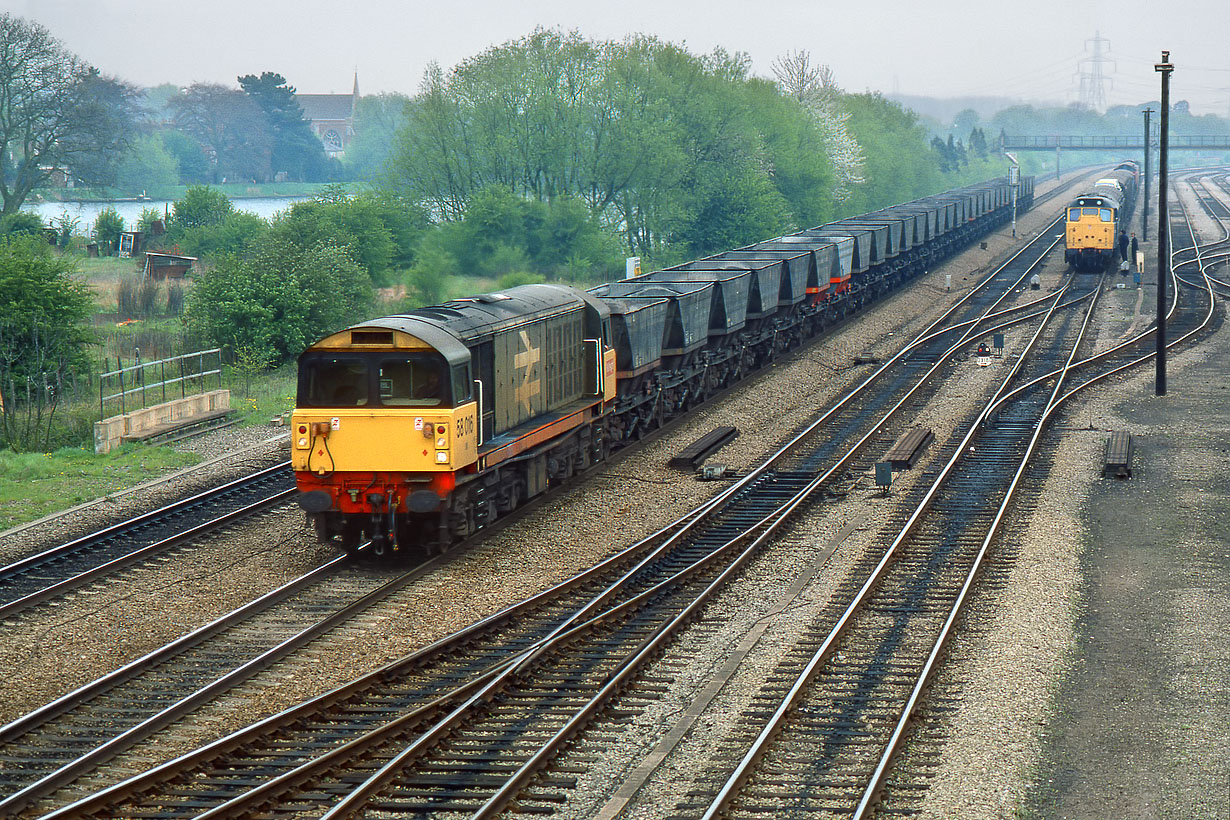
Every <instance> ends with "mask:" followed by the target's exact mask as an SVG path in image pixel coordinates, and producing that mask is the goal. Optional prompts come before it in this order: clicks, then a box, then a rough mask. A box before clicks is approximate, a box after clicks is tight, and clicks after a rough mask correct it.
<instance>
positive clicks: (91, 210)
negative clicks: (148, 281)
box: [21, 196, 311, 235]
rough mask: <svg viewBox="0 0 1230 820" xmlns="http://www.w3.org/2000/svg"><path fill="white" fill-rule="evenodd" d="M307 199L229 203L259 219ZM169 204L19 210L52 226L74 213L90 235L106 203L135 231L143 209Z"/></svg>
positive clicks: (81, 228) (43, 205)
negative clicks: (37, 216) (34, 215)
mask: <svg viewBox="0 0 1230 820" xmlns="http://www.w3.org/2000/svg"><path fill="white" fill-rule="evenodd" d="M310 198H311V197H305V196H264V197H242V198H237V199H231V202H232V203H234V205H235V210H237V211H248V212H249V213H254V214H256V215H257V216H259V217H261V218H262V219H268V218H269V217H271V216H273V215H274V214H275V213H277V212H278V211H284V210H286V209H287V208H289V207H290V206H291V205H293V204H295V203H296V202H301V201H303V200H305V199H310ZM171 205H172V202H171V201H170V200H166V199H149V200H144V201H141V202H136V201H133V200H127V199H126V200H119V201H115V202H39V203H35V204H31V203H29V202H27V203H26V204H25V205H23V206H22V207H21V209H22V210H23V211H32V212H34V213H36V214H38V215H39V217H41V218H42V220H43V222H44V223H46V224H47V225H52V226H54V225H55V223H56V220H57V219H59V218H60V217H61V216H62V215H63V214H65V213H67V214H69V215H70V216H75V217H77V219H79V220H81V221H80V222H79V223H78V224H77V231H76V232H77V233H78V234H82V235H89V233H90V231H91V230H92V229H93V227H94V220H95V219H96V218H97V217H98V214H99V212H100V211H102V210H103V209H104V208H106V207H108V206H110V207H112V208H115V210H116V213H118V214H119V215H120V216H122V217H123V218H124V227H125V228H127V229H129V230H136V224H137V220H138V219H139V218H140V216H141V212H142V211H143V210H145V209H146V208H154V209H156V210H158V211H159V212H160V213H167V212H168V211H169V209H170V208H171Z"/></svg>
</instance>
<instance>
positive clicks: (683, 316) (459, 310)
mask: <svg viewBox="0 0 1230 820" xmlns="http://www.w3.org/2000/svg"><path fill="white" fill-rule="evenodd" d="M1033 182H1034V181H1033V178H1032V177H1025V178H1023V179H1022V180H1021V186H1020V188H1019V191H1018V201H1017V207H1018V209H1020V210H1024V209H1027V208H1029V207H1030V205H1031V204H1032V200H1033V190H1034V188H1033ZM1011 216H1012V199H1011V195H1010V192H1009V187H1008V184H1007V181H1006V180H992V181H990V182H985V183H980V184H977V185H971V186H967V187H965V188H960V189H957V190H954V191H950V192H948V193H945V194H940V195H937V196H931V197H925V198H923V199H919V200H915V201H913V202H908V203H905V204H902V205H897V206H893V207H891V208H885V209H884V210H881V211H876V212H874V213H869V214H864V215H862V216H859V217H853V218H850V219H843V220H839V221H837V222H833V223H829V224H827V225H822V226H819V227H816V228H813V229H810V230H805V231H800V232H798V233H794V234H790V235H787V236H780V237H775V238H773V239H770V240H767V241H764V242H759V243H756V244H754V245H749V246H747V247H743V248H737V249H734V250H731V251H727V252H725V253H720V254H716V255H714V256H711V257H708V258H705V259H700V260H696V261H693V262H688V263H686V264H682V265H677V266H675V267H672V268H668V269H666V270H660V271H654V272H652V273H647V274H644V275H642V276H638V277H635V278H632V279H625V280H621V281H618V282H610V283H608V284H604V285H599V286H597V287H595V288H592V289H590V290H589V291H582V290H578V289H576V288H572V287H567V286H563V285H552V284H539V285H525V286H522V287H516V288H510V289H508V290H505V291H502V292H499V293H491V294H484V295H480V296H474V297H471V298H467V299H456V300H453V301H450V302H446V303H445V304H443V305H438V306H434V307H425V308H421V309H418V310H414V311H411V312H409V313H407V314H404V315H398V316H388V317H384V318H380V319H373V320H371V321H367V322H363V323H361V324H358V325H355V326H353V327H350V328H346V329H345V330H342V331H339V332H336V333H332V334H330V335H328V336H325V337H324V338H323V339H321V340H320V341H318V342H316V343H315V344H313V345H311V346H310V347H309V348H308V349H307V350H306V351H304V353H303V354H302V356H301V357H300V358H299V381H298V395H297V398H296V408H295V411H294V414H293V416H292V427H291V462H292V466H293V468H294V470H295V476H296V483H297V486H298V489H299V495H298V499H299V503H300V505H301V506H302V507H303V509H304V510H305V511H306V512H307V514H308V516H309V518H310V519H311V520H312V521H313V523H314V525H315V527H316V530H317V533H318V534H319V535H320V537H322V538H324V539H328V540H332V541H334V542H335V543H338V544H339V545H340V546H341V547H342V548H344V549H346V550H348V551H351V550H354V549H356V548H357V547H358V546H359V545H360V544H362V543H363V542H365V541H367V540H370V541H371V542H372V549H373V551H374V552H375V553H376V554H385V553H389V552H393V551H398V550H413V551H415V552H419V553H425V554H429V555H430V554H434V553H436V552H438V551H441V550H443V549H446V548H447V547H448V546H450V545H451V544H454V543H456V542H457V541H459V540H461V539H464V538H465V537H466V536H468V535H470V534H472V533H474V532H475V531H477V530H478V529H480V528H481V527H483V526H484V525H486V524H488V523H490V522H492V521H494V520H495V519H497V518H499V517H500V516H502V515H504V514H506V513H508V512H510V511H512V510H514V509H516V508H517V507H518V506H520V505H521V504H523V503H525V501H526V500H528V499H530V498H533V497H534V496H537V495H540V494H541V493H543V492H545V491H546V490H547V489H549V488H551V487H554V486H557V485H559V484H561V483H564V482H566V481H568V480H569V479H570V478H571V477H573V476H574V475H576V474H577V473H579V472H581V471H583V470H585V469H587V468H588V467H590V466H591V465H594V464H596V463H598V462H600V461H602V460H603V459H605V458H606V457H607V455H608V454H609V453H610V452H611V451H613V450H615V449H617V448H620V447H623V446H625V445H627V444H629V443H630V442H633V441H636V440H637V439H639V438H641V437H642V436H644V435H645V434H647V433H648V432H650V431H652V430H654V429H655V428H657V427H660V426H661V425H662V424H665V423H666V422H668V421H670V420H671V419H673V418H676V417H677V416H679V415H681V414H683V413H686V412H688V411H689V410H690V409H691V408H693V407H695V406H696V405H698V404H700V403H702V402H704V401H705V400H706V399H707V398H709V397H710V396H711V395H713V394H714V393H716V392H718V391H721V390H723V389H725V388H726V387H729V386H730V385H731V384H734V383H735V382H737V381H739V380H740V379H742V378H743V377H744V376H745V375H747V374H748V373H750V372H753V371H755V370H757V369H759V368H761V367H763V366H764V365H766V364H768V363H769V362H771V361H773V360H774V358H776V357H777V356H780V355H781V354H782V353H784V352H785V351H788V350H791V349H793V348H796V347H798V346H799V345H801V344H803V343H804V342H805V341H806V340H808V339H809V338H811V337H813V336H815V335H816V334H818V333H820V332H821V331H822V330H823V329H824V328H825V327H827V326H829V325H830V324H832V323H833V322H835V321H837V320H839V319H840V318H842V317H844V316H846V315H848V314H850V313H852V312H855V311H857V310H859V309H861V308H862V307H863V306H864V305H866V304H868V303H869V302H870V301H872V300H874V299H876V298H878V297H880V296H882V295H883V294H885V293H888V292H890V291H891V290H893V289H894V288H897V287H899V286H900V285H901V284H902V283H904V282H905V281H907V280H908V279H909V278H911V277H913V276H915V275H917V274H919V273H922V272H923V271H925V270H926V269H927V268H928V267H930V266H932V265H934V264H935V263H937V262H938V261H940V260H942V259H943V258H944V257H946V256H948V255H949V254H951V253H952V252H954V251H955V250H957V249H959V248H962V247H964V246H966V245H968V244H969V243H970V242H972V241H974V240H975V239H976V238H978V237H979V236H982V235H983V234H985V233H987V232H988V231H990V230H991V229H993V228H995V227H997V226H999V225H1002V224H1004V223H1005V222H1006V221H1008V220H1009V219H1011Z"/></svg>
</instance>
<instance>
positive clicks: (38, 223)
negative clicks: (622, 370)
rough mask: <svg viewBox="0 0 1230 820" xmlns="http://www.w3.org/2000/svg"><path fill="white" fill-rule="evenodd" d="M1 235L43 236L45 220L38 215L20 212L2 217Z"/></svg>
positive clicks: (0, 218) (0, 223)
mask: <svg viewBox="0 0 1230 820" xmlns="http://www.w3.org/2000/svg"><path fill="white" fill-rule="evenodd" d="M0 234H4V235H7V236H42V234H43V220H42V219H41V218H40V217H39V215H38V214H35V213H31V212H29V211H18V212H17V213H12V214H9V215H7V216H3V217H0Z"/></svg>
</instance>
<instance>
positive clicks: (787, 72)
mask: <svg viewBox="0 0 1230 820" xmlns="http://www.w3.org/2000/svg"><path fill="white" fill-rule="evenodd" d="M773 75H774V77H776V78H777V84H778V87H779V88H781V90H782V93H783V94H786V95H787V96H789V97H793V98H794V99H796V100H798V101H799V102H800V103H801V104H802V105H803V107H804V108H806V109H807V111H808V112H809V113H810V114H811V115H812V117H813V118H814V119H815V122H816V126H817V127H818V128H819V129H820V131H821V133H822V134H823V135H824V140H825V145H826V146H827V148H828V154H829V161H830V162H832V164H833V169H834V170H835V171H836V173H837V185H836V187H835V188H834V190H833V199H834V201H836V202H845V201H846V200H847V199H848V198H849V197H850V191H851V189H852V187H853V186H855V185H860V184H862V182H863V181H864V179H863V166H864V157H863V149H862V147H861V146H860V145H859V144H858V140H857V139H855V137H854V135H853V134H851V133H850V131H849V129H848V128H847V127H846V122H847V121H848V120H849V119H850V115H849V113H848V112H846V111H844V110H842V107H841V89H840V88H839V87H838V86H837V81H836V80H835V79H834V77H833V70H832V69H831V68H830V67H829V66H827V65H815V66H813V65H812V62H811V55H810V54H809V53H808V52H806V51H795V52H789V53H787V54H785V55H783V56H781V57H778V58H777V59H776V60H774V61H773Z"/></svg>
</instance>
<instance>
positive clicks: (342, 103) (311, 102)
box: [295, 94, 355, 120]
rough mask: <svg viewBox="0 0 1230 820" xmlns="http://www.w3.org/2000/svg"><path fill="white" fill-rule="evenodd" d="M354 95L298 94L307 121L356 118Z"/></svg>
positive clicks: (297, 99)
mask: <svg viewBox="0 0 1230 820" xmlns="http://www.w3.org/2000/svg"><path fill="white" fill-rule="evenodd" d="M354 100H355V98H354V95H353V94H296V95H295V102H297V103H299V107H300V108H302V109H303V118H304V119H306V120H347V119H350V118H351V117H352V116H354Z"/></svg>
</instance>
